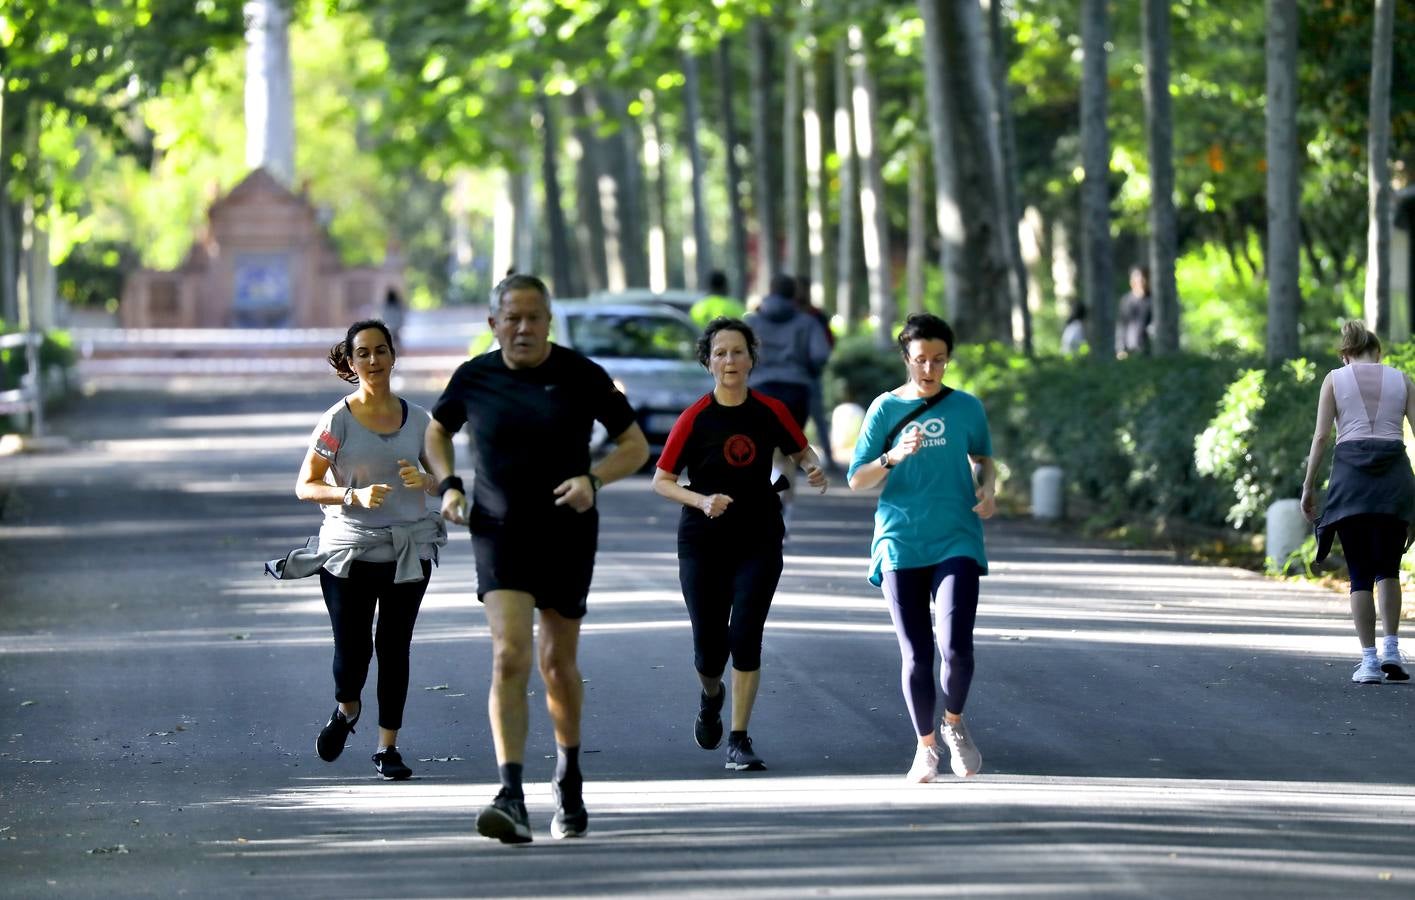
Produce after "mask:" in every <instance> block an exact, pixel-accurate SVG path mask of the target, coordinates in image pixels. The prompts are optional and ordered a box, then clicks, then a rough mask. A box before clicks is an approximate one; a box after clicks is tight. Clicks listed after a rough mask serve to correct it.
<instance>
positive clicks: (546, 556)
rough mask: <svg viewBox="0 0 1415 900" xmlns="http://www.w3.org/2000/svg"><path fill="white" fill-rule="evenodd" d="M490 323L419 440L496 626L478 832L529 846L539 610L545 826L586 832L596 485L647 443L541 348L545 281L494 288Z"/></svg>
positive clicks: (580, 369)
mask: <svg viewBox="0 0 1415 900" xmlns="http://www.w3.org/2000/svg"><path fill="white" fill-rule="evenodd" d="M495 297H496V301H495V302H496V305H495V307H494V309H493V310H492V312H493V315H492V316H491V318H490V319H489V322H490V325H491V328H492V331H493V332H494V333H495V335H496V337H497V340H498V341H499V342H500V348H499V349H497V350H492V351H491V352H489V353H484V354H482V355H481V356H478V357H475V358H473V359H470V360H468V361H467V362H465V363H463V364H462V365H461V366H460V367H459V368H458V369H457V371H456V372H455V373H454V374H453V375H452V379H451V381H449V382H448V384H447V388H446V390H444V391H443V393H442V396H441V397H440V398H439V399H438V401H437V404H436V405H435V406H434V407H433V410H432V422H431V423H430V424H429V425H428V428H427V436H426V440H425V444H426V450H427V458H428V463H429V468H430V469H431V470H432V472H433V473H434V474H435V475H436V476H437V477H438V478H439V479H441V485H440V487H439V491H440V492H441V494H442V515H443V517H444V518H446V519H448V520H449V521H451V522H456V523H458V524H470V526H471V533H472V550H473V554H474V556H475V559H476V567H477V597H478V598H479V599H480V600H481V601H482V602H483V604H485V606H486V614H487V621H488V622H489V624H490V626H491V636H492V644H493V653H494V658H495V661H494V664H493V667H492V678H491V701H490V704H489V705H490V715H491V731H492V738H493V740H494V742H495V745H496V761H497V764H498V765H499V767H500V771H501V785H502V786H501V792H500V793H498V794H497V796H496V799H495V800H494V801H492V803H491V805H489V806H487V807H486V808H485V809H483V810H482V811H481V814H480V815H479V816H478V817H477V830H478V831H480V832H481V833H482V834H484V835H486V836H487V837H494V838H498V839H499V840H501V841H504V842H506V843H525V842H527V841H530V840H531V829H530V822H529V819H528V817H527V814H526V807H525V794H524V792H523V789H522V763H523V760H524V758H525V744H526V731H527V720H528V718H529V710H528V703H527V699H526V686H527V682H528V681H529V679H530V670H531V658H532V655H533V652H534V651H533V643H534V638H533V634H534V628H533V626H534V620H535V610H539V611H540V636H541V651H540V654H539V660H540V673H541V677H542V678H543V679H544V680H545V687H546V708H547V709H548V710H549V712H550V718H551V723H552V725H553V726H554V729H555V742H556V751H557V754H556V758H557V762H556V767H555V779H554V781H552V782H551V787H552V789H553V792H554V794H555V797H556V810H555V816H554V818H553V819H552V820H551V834H552V835H553V836H555V837H557V838H559V837H579V836H580V835H583V834H584V833H585V832H586V830H588V827H589V817H588V814H587V813H586V812H585V806H584V801H583V799H582V786H583V778H582V777H581V775H580V767H579V751H580V710H581V706H582V704H583V701H584V688H583V686H582V684H581V679H580V670H579V664H578V662H577V653H578V649H579V638H580V620H581V619H582V618H583V617H584V615H585V598H586V596H587V594H588V593H589V587H590V578H591V576H592V574H593V571H594V554H595V546H596V541H597V538H598V529H599V519H598V513H597V511H596V509H595V501H596V496H597V493H598V491H599V488H600V487H601V486H602V485H603V484H605V483H607V482H611V481H615V480H617V479H619V478H623V477H625V476H626V475H630V474H632V473H634V472H636V471H638V469H639V468H640V467H642V466H643V465H644V463H645V462H647V461H648V453H649V450H648V441H647V439H645V437H644V434H643V431H641V430H640V429H639V426H638V425H637V424H636V422H635V419H634V411H633V409H632V408H631V407H630V406H629V403H628V401H627V400H626V399H625V398H624V395H623V394H621V393H620V392H619V391H618V389H616V388H615V387H614V382H613V380H612V379H611V378H610V377H609V375H608V374H607V373H606V372H605V371H604V370H603V369H602V368H600V367H599V366H598V365H596V364H595V363H593V362H591V361H590V360H588V359H586V358H585V357H583V356H581V355H580V354H578V353H576V352H575V351H573V350H569V349H567V348H565V347H559V346H556V345H554V344H551V343H550V340H549V336H550V316H551V312H550V294H549V292H548V291H547V290H546V287H545V284H544V283H542V282H541V280H540V279H538V278H536V277H534V276H531V275H512V276H510V277H508V278H506V279H505V280H504V281H502V282H501V284H500V285H498V287H497V289H496V292H495ZM596 421H598V422H600V423H602V424H603V425H604V427H605V429H606V430H607V431H608V432H609V434H611V435H614V438H613V440H614V444H615V448H614V450H613V451H611V452H610V453H609V454H608V455H607V456H605V457H604V458H603V459H602V460H600V461H599V462H598V463H596V464H595V465H594V466H593V467H591V465H590V452H589V442H590V430H591V429H592V428H593V427H594V423H595V422H596ZM463 425H466V426H467V427H468V428H469V430H470V436H471V444H472V449H473V453H474V456H475V469H474V471H475V480H474V482H473V488H472V502H471V508H470V510H468V504H467V497H466V495H465V493H464V490H463V486H462V482H461V480H460V479H459V478H457V477H456V474H455V462H454V459H455V457H454V452H453V447H452V436H453V435H454V434H456V433H457V432H458V431H459V430H460V429H461V428H462V426H463Z"/></svg>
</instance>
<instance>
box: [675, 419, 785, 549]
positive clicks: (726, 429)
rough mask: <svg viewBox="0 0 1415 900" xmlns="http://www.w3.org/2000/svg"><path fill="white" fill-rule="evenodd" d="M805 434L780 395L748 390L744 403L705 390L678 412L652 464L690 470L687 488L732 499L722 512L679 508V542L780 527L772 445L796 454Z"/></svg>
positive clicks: (775, 530)
mask: <svg viewBox="0 0 1415 900" xmlns="http://www.w3.org/2000/svg"><path fill="white" fill-rule="evenodd" d="M805 447H806V436H805V434H803V433H802V432H801V428H800V426H798V425H797V424H796V421H795V420H794V419H793V418H792V417H791V413H790V412H789V411H788V410H787V409H786V405H785V404H783V403H782V402H781V401H779V400H776V399H774V398H772V397H768V396H766V395H765V394H760V393H758V392H756V391H748V392H747V399H746V401H745V402H743V403H741V404H739V405H737V406H723V405H722V404H721V403H718V402H717V399H716V398H715V397H714V396H713V395H712V394H711V393H709V394H706V395H704V396H703V397H702V399H700V400H698V402H696V403H694V404H693V405H692V406H690V407H688V408H687V409H685V410H684V411H683V414H682V415H681V416H679V417H678V421H677V422H676V423H675V424H674V425H673V430H672V431H671V432H669V434H668V441H667V443H666V445H665V446H664V448H663V455H661V456H660V457H659V458H658V467H659V468H660V469H663V470H664V471H665V472H671V473H673V474H674V475H678V474H680V473H681V472H682V471H683V470H684V469H687V471H688V479H689V483H688V490H690V491H695V492H697V493H699V494H703V495H705V496H707V495H712V494H726V495H727V496H729V497H731V498H732V503H731V505H730V506H728V507H727V511H726V512H725V513H723V514H722V515H721V516H719V517H718V518H716V519H709V518H708V517H707V516H706V515H705V514H704V513H703V511H702V510H700V509H696V508H690V507H686V506H685V507H683V513H682V515H681V517H680V518H679V522H678V541H679V543H680V544H681V543H689V544H694V543H698V542H700V541H716V540H729V539H730V540H736V539H755V538H758V537H761V536H763V535H777V534H780V532H781V501H780V500H779V499H778V498H777V496H776V491H775V490H774V489H773V488H772V485H771V457H772V450H773V449H776V448H780V449H781V451H782V452H784V453H788V454H791V453H799V452H801V451H802V450H804V449H805Z"/></svg>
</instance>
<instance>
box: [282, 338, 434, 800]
mask: <svg viewBox="0 0 1415 900" xmlns="http://www.w3.org/2000/svg"><path fill="white" fill-rule="evenodd" d="M395 346H396V345H395V344H394V341H393V335H392V334H391V333H390V332H389V329H388V327H387V326H386V325H385V324H384V323H382V322H380V321H378V320H376V319H369V320H364V321H361V322H355V323H354V324H353V325H351V326H349V330H348V332H347V333H346V335H345V337H344V340H342V341H340V342H339V343H338V344H335V345H334V348H333V349H332V350H330V352H329V363H330V365H331V366H333V367H334V371H335V372H336V373H337V374H338V375H339V377H340V378H342V379H344V380H345V381H349V382H352V383H353V384H356V385H358V389H357V390H355V391H354V392H353V393H352V394H350V395H349V396H347V397H345V398H343V399H342V400H340V401H339V402H338V403H336V404H334V405H333V406H331V407H330V408H329V409H327V410H325V412H324V415H323V416H321V417H320V419H319V424H318V425H316V426H315V429H314V433H313V434H312V436H311V438H310V447H309V450H308V451H307V452H306V453H305V460H304V463H303V464H302V465H301V466H300V474H299V477H298V478H297V479H296V481H295V495H296V496H297V497H299V498H300V499H301V500H307V501H309V502H311V503H318V504H319V505H320V508H321V510H322V511H323V512H324V525H323V526H322V527H321V528H320V530H319V537H318V538H315V539H311V541H310V543H309V544H308V545H307V546H306V547H304V548H302V549H299V550H296V551H294V552H292V553H290V554H289V555H287V556H286V557H285V558H284V559H278V560H271V561H270V562H269V563H266V572H268V573H269V574H271V575H273V576H275V577H276V578H282V579H283V578H303V577H306V576H308V575H313V574H315V573H316V572H318V573H319V584H320V588H321V589H322V590H323V592H324V605H325V607H326V608H327V609H328V610H329V621H330V623H331V625H332V626H333V628H334V699H335V701H336V702H337V703H338V705H337V706H336V707H335V708H334V712H333V713H332V714H331V715H330V716H329V722H328V723H327V724H326V725H325V726H324V728H323V729H322V730H321V731H320V733H319V737H318V738H317V739H316V740H315V752H316V753H318V754H319V758H320V759H322V760H324V761H325V762H334V760H336V759H338V758H339V755H340V754H341V753H343V752H344V743H345V741H346V740H347V739H348V737H349V735H350V734H351V733H352V732H353V731H354V725H355V724H356V723H357V722H358V721H359V717H360V716H361V715H362V712H363V704H362V701H361V699H360V698H361V696H362V693H363V688H364V682H365V680H366V679H367V678H368V668H369V659H370V657H372V656H373V654H374V653H375V652H377V654H378V751H377V752H376V753H374V755H373V765H374V768H375V769H376V770H377V771H378V773H379V774H380V775H382V776H383V777H385V778H390V779H393V780H395V781H401V780H403V779H406V778H410V777H412V774H413V771H412V769H410V768H409V767H408V766H407V764H406V763H404V762H403V757H402V756H401V755H400V754H399V752H398V745H397V744H398V731H399V729H400V728H402V727H403V707H404V704H405V702H406V701H407V698H408V666H409V661H408V658H409V647H410V645H411V643H412V639H413V625H414V623H415V622H416V621H417V618H418V608H419V606H421V604H422V599H423V594H424V592H426V591H427V586H428V578H429V576H430V575H431V574H432V565H433V563H435V562H436V561H437V548H438V547H440V546H442V545H443V544H445V543H446V542H447V530H446V527H445V526H444V525H443V524H442V519H441V517H440V516H438V514H437V513H436V512H434V511H432V510H430V509H429V508H428V497H429V495H430V494H432V493H433V489H434V487H435V486H436V484H437V482H436V480H435V479H433V477H432V476H431V475H429V474H428V473H427V471H426V468H427V464H426V460H425V458H424V457H423V456H422V446H423V432H424V430H425V429H426V427H427V423H428V412H427V410H425V409H423V408H422V407H420V406H417V405H416V404H412V403H409V402H408V401H406V400H404V399H402V398H400V397H398V396H397V395H395V394H394V393H393V391H392V390H391V389H390V388H389V379H390V378H391V377H392V374H393V368H394V364H395V363H396V361H397V358H398V353H397V350H396V349H395ZM419 461H421V462H422V464H423V466H422V468H419V467H418V465H417V462H419ZM375 612H377V628H376V630H375V625H374V616H375Z"/></svg>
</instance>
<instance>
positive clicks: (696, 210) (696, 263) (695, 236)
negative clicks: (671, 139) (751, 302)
mask: <svg viewBox="0 0 1415 900" xmlns="http://www.w3.org/2000/svg"><path fill="white" fill-rule="evenodd" d="M700 85H701V79H699V78H698V60H697V58H696V57H695V56H693V54H692V53H688V52H685V53H684V54H683V141H684V143H685V144H686V145H687V147H688V161H689V164H690V165H691V167H692V172H693V175H692V178H691V179H689V181H690V182H691V185H692V190H691V192H690V193H691V196H692V203H693V228H692V233H691V239H690V236H689V234H687V233H685V234H684V235H683V276H684V278H683V280H684V284H685V286H686V287H688V288H701V287H703V286H704V285H706V284H707V282H708V274H709V273H710V272H712V238H711V237H710V236H709V235H708V222H707V204H706V201H705V200H704V199H703V193H704V191H703V185H704V183H705V182H706V179H707V169H706V167H705V166H704V165H703V148H702V145H701V144H699V143H698V131H699V129H700V128H701V127H702V121H703V118H702V91H701V88H700ZM690 279H691V280H690ZM740 287H741V286H740V284H739V285H738V289H739V290H740Z"/></svg>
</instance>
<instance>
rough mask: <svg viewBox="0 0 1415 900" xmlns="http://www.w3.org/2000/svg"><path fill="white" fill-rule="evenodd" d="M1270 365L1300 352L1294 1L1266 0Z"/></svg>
mask: <svg viewBox="0 0 1415 900" xmlns="http://www.w3.org/2000/svg"><path fill="white" fill-rule="evenodd" d="M1267 13H1268V15H1267V70H1268V76H1267V93H1268V96H1267V151H1268V200H1267V203H1268V250H1267V257H1266V260H1265V262H1266V269H1267V275H1268V348H1267V350H1268V354H1267V355H1268V361H1269V362H1280V361H1282V360H1285V359H1292V358H1293V357H1295V356H1296V355H1297V353H1298V340H1297V311H1298V308H1299V307H1300V305H1301V302H1302V298H1301V295H1300V293H1299V287H1298V281H1297V274H1298V273H1297V270H1298V266H1299V259H1298V242H1299V239H1300V229H1301V224H1300V219H1299V214H1298V199H1299V197H1298V191H1299V185H1298V176H1297V165H1298V156H1297V154H1298V148H1297V26H1298V20H1297V15H1298V13H1297V0H1267Z"/></svg>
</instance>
